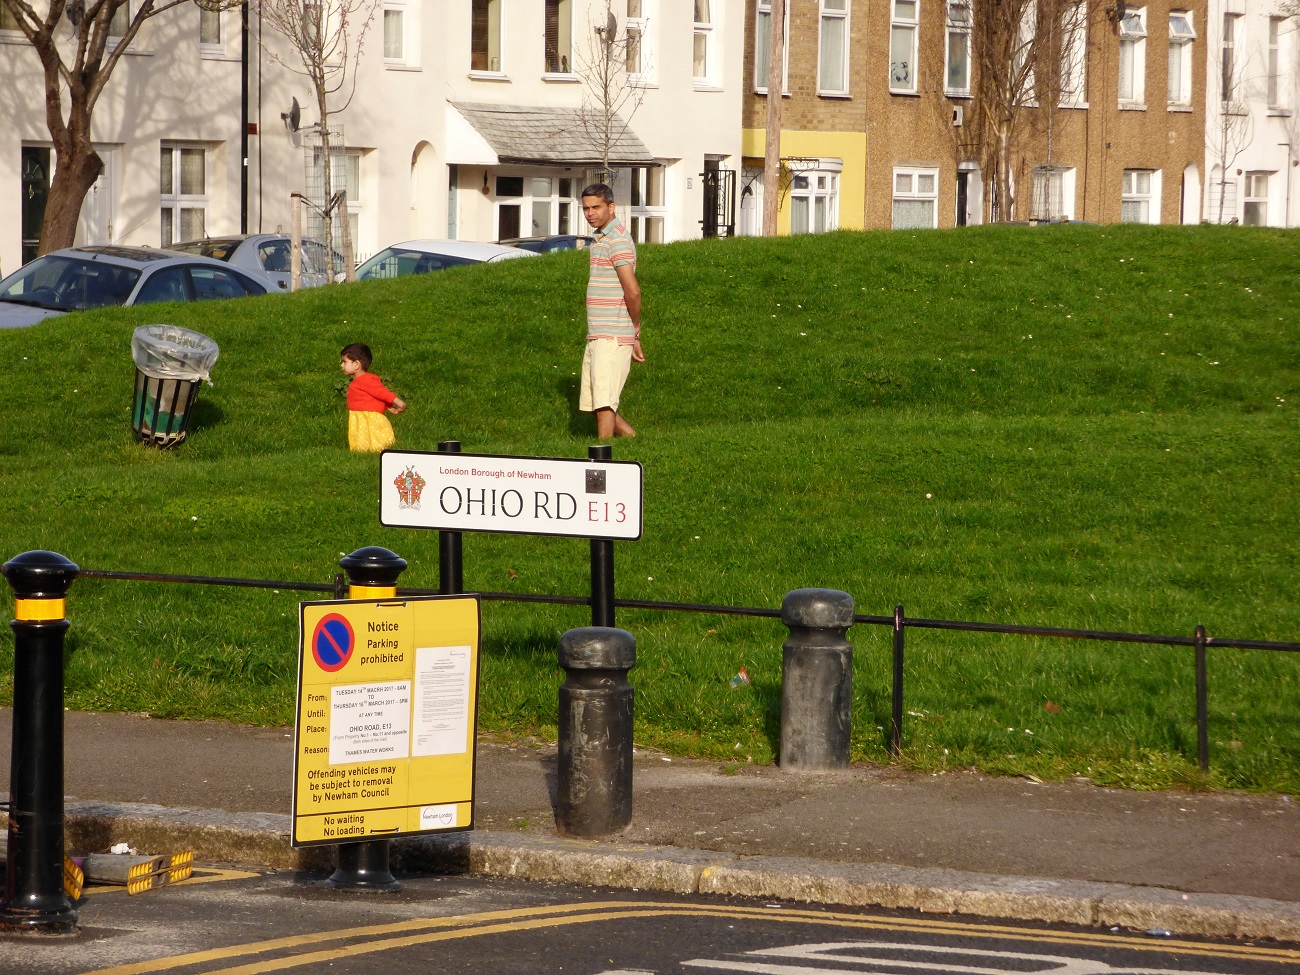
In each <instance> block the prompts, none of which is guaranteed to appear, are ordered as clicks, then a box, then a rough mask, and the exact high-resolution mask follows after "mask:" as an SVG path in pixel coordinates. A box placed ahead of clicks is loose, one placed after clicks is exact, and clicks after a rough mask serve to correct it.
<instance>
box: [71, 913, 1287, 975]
mask: <svg viewBox="0 0 1300 975" xmlns="http://www.w3.org/2000/svg"><path fill="white" fill-rule="evenodd" d="M663 917H715V918H722V919H728V920H739V921H762V922H764V923H768V924H771V923H774V922H775V923H785V924H798V925H824V926H831V927H840V928H848V929H851V930H873V931H895V932H900V933H908V934H918V933H923V934H930V935H948V936H961V937H964V938H989V939H994V938H996V939H999V940H1013V941H1028V942H1033V943H1039V944H1041V943H1049V944H1060V945H1079V946H1089V947H1107V948H1127V949H1130V950H1137V951H1160V952H1178V953H1181V954H1184V955H1186V954H1194V955H1199V956H1203V957H1211V958H1230V959H1245V960H1252V961H1262V962H1271V963H1275V964H1294V963H1296V962H1300V951H1295V950H1288V949H1278V948H1261V947H1256V946H1252V945H1231V944H1229V945H1212V944H1199V943H1196V942H1189V941H1177V940H1170V939H1161V940H1160V941H1158V942H1156V941H1151V940H1150V939H1141V938H1133V937H1125V936H1115V935H1109V934H1100V933H1098V934H1092V933H1088V932H1079V933H1074V932H1064V931H1038V930H1027V929H1025V928H1016V927H1009V926H997V925H979V924H965V923H962V922H957V921H931V920H926V919H915V920H912V919H900V918H881V917H869V916H863V915H860V914H844V913H835V912H830V911H811V910H798V909H787V908H780V909H773V908H761V907H733V906H727V905H717V906H714V905H709V904H674V903H660V902H654V901H609V902H603V903H602V902H589V903H576V904H558V905H551V906H546V907H531V908H523V909H518V910H506V911H486V912H483V913H478V914H465V915H461V916H458V917H445V918H415V919H412V920H409V921H397V922H394V923H390V924H376V925H369V926H366V927H357V928H342V929H339V930H335V931H321V932H315V933H311V934H300V935H292V936H289V937H284V938H273V939H270V940H268V941H257V942H251V943H249V944H243V945H231V946H230V947H227V948H213V949H209V950H207V951H196V952H192V953H190V954H184V955H174V956H172V957H169V958H158V959H154V960H151V961H143V962H137V963H134V964H128V965H120V966H117V967H114V968H103V969H99V970H98V971H95V972H88V973H86V975H146V973H151V972H166V971H173V970H176V969H181V968H189V967H191V966H209V965H213V964H216V965H220V964H222V963H225V962H229V961H234V960H237V959H252V960H247V961H243V962H242V963H240V964H236V965H234V966H232V967H224V968H223V967H202V968H201V969H199V970H200V971H202V973H203V975H260V973H264V972H277V971H285V970H288V969H292V968H298V967H301V966H304V965H312V964H317V963H321V962H326V963H328V962H331V961H338V960H340V959H345V958H355V957H358V956H362V955H370V954H376V953H378V952H382V951H392V950H394V949H401V948H409V947H412V946H415V945H422V944H432V943H435V942H440V941H455V940H460V939H464V938H476V937H481V936H484V935H492V934H510V933H517V932H521V931H535V930H539V929H557V928H563V927H567V926H570V925H575V924H595V923H600V922H604V921H619V920H627V919H631V918H663ZM286 952H287V953H288V954H280V955H279V957H268V956H271V955H275V954H277V953H286Z"/></svg>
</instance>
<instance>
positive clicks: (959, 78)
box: [943, 0, 971, 95]
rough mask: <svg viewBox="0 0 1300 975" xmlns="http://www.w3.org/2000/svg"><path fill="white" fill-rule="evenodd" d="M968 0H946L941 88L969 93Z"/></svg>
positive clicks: (948, 91) (964, 93) (956, 93)
mask: <svg viewBox="0 0 1300 975" xmlns="http://www.w3.org/2000/svg"><path fill="white" fill-rule="evenodd" d="M970 27H971V20H970V0H948V20H947V24H946V28H945V29H946V31H947V43H946V44H945V45H944V47H945V62H944V76H943V90H944V94H946V95H969V94H970Z"/></svg>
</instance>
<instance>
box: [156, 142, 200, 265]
mask: <svg viewBox="0 0 1300 975" xmlns="http://www.w3.org/2000/svg"><path fill="white" fill-rule="evenodd" d="M207 170H208V151H207V149H205V148H204V147H203V146H186V145H166V144H164V145H163V147H162V153H161V157H160V159H159V167H158V201H159V206H160V208H161V217H162V228H161V232H160V234H159V241H158V242H159V244H160V246H162V247H167V246H169V245H171V244H176V243H180V242H181V241H185V240H198V239H200V238H201V237H206V236H207V233H206V232H205V227H206V225H207V210H208V173H207Z"/></svg>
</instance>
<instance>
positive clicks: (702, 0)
mask: <svg viewBox="0 0 1300 975" xmlns="http://www.w3.org/2000/svg"><path fill="white" fill-rule="evenodd" d="M713 26H714V25H713V3H712V0H695V34H694V41H693V47H692V51H691V77H692V78H694V79H695V85H696V87H697V88H698V87H704V88H709V87H712V86H714V85H716V84H717V79H718V74H717V60H718V58H717V54H716V53H714V46H715V45H716V44H717V37H716V33H715V31H714V29H713Z"/></svg>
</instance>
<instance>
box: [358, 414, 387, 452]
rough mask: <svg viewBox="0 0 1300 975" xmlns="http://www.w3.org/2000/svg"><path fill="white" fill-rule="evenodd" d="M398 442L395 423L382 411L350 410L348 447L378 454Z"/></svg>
mask: <svg viewBox="0 0 1300 975" xmlns="http://www.w3.org/2000/svg"><path fill="white" fill-rule="evenodd" d="M396 442H397V437H396V436H395V435H394V434H393V425H392V424H391V423H389V422H388V417H386V416H384V414H382V413H372V412H370V411H368V410H348V447H349V448H350V449H351V450H354V451H356V452H357V453H361V454H377V453H379V451H381V450H387V449H388V448H389V447H391V446H392V445H393V444H395V443H396Z"/></svg>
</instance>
